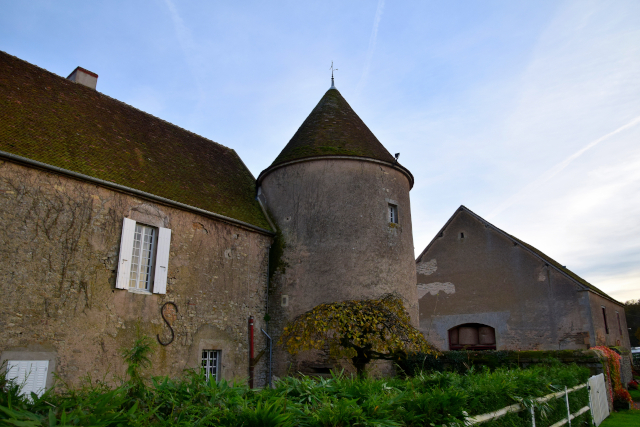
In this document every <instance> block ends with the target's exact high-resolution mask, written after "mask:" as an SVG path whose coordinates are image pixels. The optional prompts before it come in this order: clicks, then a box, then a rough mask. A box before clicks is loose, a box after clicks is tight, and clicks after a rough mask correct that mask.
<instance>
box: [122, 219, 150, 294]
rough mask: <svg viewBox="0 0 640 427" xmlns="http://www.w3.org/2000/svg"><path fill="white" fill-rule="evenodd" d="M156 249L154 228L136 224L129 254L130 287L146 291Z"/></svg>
mask: <svg viewBox="0 0 640 427" xmlns="http://www.w3.org/2000/svg"><path fill="white" fill-rule="evenodd" d="M155 249H156V229H155V228H153V227H149V226H148V225H142V224H136V231H135V233H134V235H133V251H132V254H131V275H130V277H129V288H130V289H141V290H145V291H148V290H149V287H150V286H151V280H152V276H153V261H154V258H155Z"/></svg>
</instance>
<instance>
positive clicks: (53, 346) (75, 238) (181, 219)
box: [0, 161, 271, 385]
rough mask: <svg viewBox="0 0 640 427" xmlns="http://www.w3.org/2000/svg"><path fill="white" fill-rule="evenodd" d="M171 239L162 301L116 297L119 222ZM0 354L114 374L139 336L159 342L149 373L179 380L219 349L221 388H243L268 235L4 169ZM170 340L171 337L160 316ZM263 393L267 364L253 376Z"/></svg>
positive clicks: (64, 371) (262, 301) (68, 370)
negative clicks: (158, 230)
mask: <svg viewBox="0 0 640 427" xmlns="http://www.w3.org/2000/svg"><path fill="white" fill-rule="evenodd" d="M125 217H128V218H131V219H135V220H136V221H138V222H142V223H146V224H149V225H156V226H158V225H159V226H163V227H165V228H170V229H171V231H172V236H171V247H170V256H169V264H168V282H167V292H166V294H165V295H158V294H153V295H150V294H136V293H131V292H129V291H128V290H121V289H115V280H116V269H117V263H118V254H119V249H120V236H121V230H122V223H123V218H125ZM0 218H1V219H2V227H0V287H1V290H2V304H1V305H0V353H1V354H2V355H4V356H3V358H4V359H6V358H7V357H5V356H6V355H9V354H10V355H12V356H11V357H19V356H20V355H22V356H23V357H25V358H28V357H29V355H30V354H31V355H33V354H36V353H40V354H45V355H46V354H49V355H53V356H52V360H53V361H54V362H55V372H56V373H57V374H58V375H59V376H60V377H61V378H62V379H63V380H65V381H67V382H70V383H77V382H78V380H79V379H80V378H81V377H83V376H85V375H88V374H89V375H91V376H92V377H93V378H105V379H106V380H108V381H109V380H111V379H112V378H113V376H114V375H115V376H122V375H123V374H124V366H123V364H122V359H121V357H120V351H121V349H123V348H128V347H130V346H131V344H132V343H133V342H134V340H135V339H136V337H137V336H139V335H146V336H149V337H151V338H152V339H153V341H154V342H155V344H154V346H153V350H154V353H153V356H152V367H151V369H150V372H149V373H150V374H153V375H169V376H174V377H175V376H179V375H181V374H182V372H183V370H184V369H187V368H197V367H198V366H199V365H200V357H201V356H200V354H201V350H202V349H212V350H222V373H221V377H222V378H226V379H233V378H236V379H246V378H247V377H248V369H249V360H248V359H249V355H248V352H249V348H248V347H249V343H248V318H249V316H251V315H252V316H254V317H255V322H256V323H255V328H256V329H255V330H256V334H255V346H256V353H257V352H258V351H260V350H261V349H262V348H264V347H265V346H266V340H265V339H264V336H263V334H261V333H260V328H261V327H264V321H263V318H264V316H265V307H266V285H267V268H268V267H267V265H268V259H267V258H268V257H267V251H268V249H267V248H268V247H269V245H270V243H271V237H270V236H267V235H262V234H259V233H257V232H254V231H251V230H249V229H246V228H241V227H239V226H235V225H232V224H230V223H225V222H222V221H220V220H217V219H214V218H209V217H205V216H203V215H199V214H195V213H193V212H189V211H186V210H181V209H177V208H174V207H171V206H168V205H160V204H157V203H153V202H150V201H147V200H143V199H141V198H138V197H134V196H131V195H127V194H124V193H121V192H116V191H112V190H110V189H107V188H104V187H100V186H96V185H93V184H91V183H88V182H83V181H79V180H76V179H72V178H69V177H66V176H63V175H57V174H53V173H50V172H46V171H42V170H37V169H33V168H29V167H25V166H22V165H18V164H15V163H11V162H4V161H3V162H0ZM168 301H171V302H174V303H175V304H176V306H177V307H178V312H177V313H175V312H174V311H173V309H172V307H171V306H168V307H166V308H165V313H166V314H167V317H168V319H169V321H170V322H171V325H172V327H173V329H174V331H175V340H174V341H173V343H171V344H170V345H168V346H161V345H159V344H158V343H157V342H156V334H159V336H160V338H161V339H162V340H163V341H164V342H166V341H168V340H169V339H170V338H171V333H170V331H169V329H168V327H167V326H166V324H165V323H164V322H163V320H162V318H161V314H160V309H161V307H162V305H163V304H164V303H165V302H168ZM256 375H257V378H256V385H261V384H264V381H265V376H266V357H264V358H262V360H261V361H260V363H259V364H258V366H257V368H256Z"/></svg>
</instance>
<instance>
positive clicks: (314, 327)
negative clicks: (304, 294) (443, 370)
mask: <svg viewBox="0 0 640 427" xmlns="http://www.w3.org/2000/svg"><path fill="white" fill-rule="evenodd" d="M279 343H280V344H284V346H285V348H286V349H287V351H289V353H291V354H296V353H298V352H300V351H304V350H312V349H316V350H322V349H324V348H326V347H328V348H329V354H330V355H331V356H332V357H334V358H336V359H338V358H348V359H350V360H351V363H353V366H354V367H355V368H356V371H357V373H358V375H359V376H362V375H363V374H364V371H365V368H366V366H367V364H368V363H369V362H371V361H372V360H376V359H381V360H393V361H396V362H398V361H400V360H403V359H406V358H407V356H408V355H410V354H412V353H416V352H422V353H425V354H429V355H433V356H437V355H438V354H439V353H438V351H437V350H436V349H435V348H434V347H433V346H432V345H431V344H429V343H428V342H427V340H426V339H425V338H424V336H423V335H422V333H421V332H420V331H418V330H417V329H416V328H414V327H413V326H411V320H410V319H409V313H407V310H406V309H405V308H404V305H403V303H402V299H400V297H398V296H396V295H394V294H386V295H383V296H382V297H381V298H380V299H368V300H350V301H341V302H334V303H330V304H320V305H318V306H316V307H314V308H313V309H312V310H309V311H307V312H306V313H302V314H301V315H300V316H298V317H296V318H295V319H294V321H293V322H291V323H290V324H288V325H287V326H286V327H285V328H284V332H283V333H282V335H281V337H280V342H279Z"/></svg>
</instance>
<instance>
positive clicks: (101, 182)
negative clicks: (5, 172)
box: [0, 151, 275, 236]
mask: <svg viewBox="0 0 640 427" xmlns="http://www.w3.org/2000/svg"><path fill="white" fill-rule="evenodd" d="M1 157H4V158H5V159H8V160H11V161H14V162H16V163H21V164H25V165H28V166H33V167H36V168H39V169H44V170H47V171H49V172H54V173H58V174H61V175H67V176H70V177H73V178H75V179H80V180H83V181H88V182H91V183H94V184H97V185H100V186H102V187H106V188H109V189H112V190H118V191H120V192H123V193H128V194H133V195H135V196H138V197H142V198H145V199H148V200H151V201H154V202H159V203H162V204H165V205H169V206H174V207H178V208H181V209H185V210H188V211H191V212H195V213H198V214H201V215H205V216H208V217H211V218H215V219H218V220H220V221H223V222H226V223H231V224H233V225H236V226H239V227H242V228H248V229H251V230H253V231H257V232H259V233H262V234H266V235H268V236H274V235H275V233H274V232H273V231H271V230H267V229H264V228H262V227H258V226H256V225H253V224H249V223H247V222H244V221H240V220H238V219H234V218H230V217H227V216H224V215H220V214H217V213H215V212H210V211H207V210H204V209H200V208H198V207H195V206H191V205H187V204H185V203H180V202H177V201H175V200H171V199H167V198H164V197H160V196H156V195H155V194H151V193H147V192H144V191H141V190H137V189H135V188H131V187H126V186H124V185H120V184H116V183H115V182H111V181H105V180H103V179H99V178H94V177H92V176H89V175H84V174H81V173H78V172H73V171H70V170H68V169H63V168H60V167H57V166H52V165H49V164H47V163H42V162H39V161H37V160H32V159H29V158H26V157H22V156H17V155H15V154H11V153H7V152H5V151H0V158H1Z"/></svg>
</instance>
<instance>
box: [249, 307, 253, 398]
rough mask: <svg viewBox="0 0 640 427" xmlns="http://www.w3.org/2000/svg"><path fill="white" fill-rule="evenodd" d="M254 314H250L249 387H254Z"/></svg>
mask: <svg viewBox="0 0 640 427" xmlns="http://www.w3.org/2000/svg"><path fill="white" fill-rule="evenodd" d="M253 369H254V366H253V316H249V388H253Z"/></svg>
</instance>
